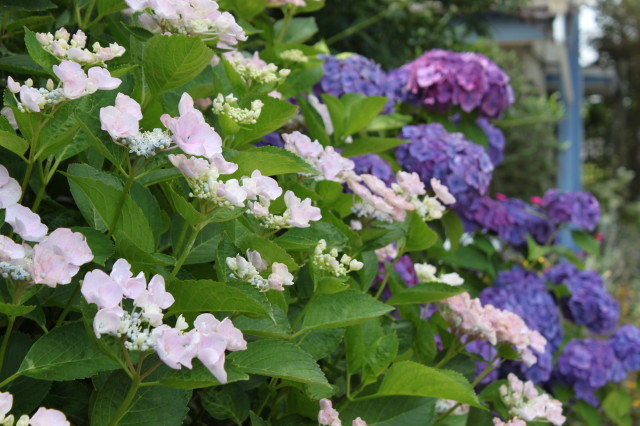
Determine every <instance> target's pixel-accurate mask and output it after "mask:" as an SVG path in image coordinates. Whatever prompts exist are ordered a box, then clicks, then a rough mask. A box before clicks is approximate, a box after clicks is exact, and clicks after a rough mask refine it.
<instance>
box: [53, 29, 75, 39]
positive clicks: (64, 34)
mask: <svg viewBox="0 0 640 426" xmlns="http://www.w3.org/2000/svg"><path fill="white" fill-rule="evenodd" d="M55 37H56V40H64V41H67V42H68V41H69V37H71V34H69V31H67V29H66V28H64V27H62V28H60V29H59V30H58V31H56V33H55Z"/></svg>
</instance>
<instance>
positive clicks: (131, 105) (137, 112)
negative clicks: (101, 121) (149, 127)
mask: <svg viewBox="0 0 640 426" xmlns="http://www.w3.org/2000/svg"><path fill="white" fill-rule="evenodd" d="M116 108H118V109H119V110H120V111H122V112H124V113H126V114H128V115H130V116H132V117H135V118H136V119H137V120H142V110H141V109H140V104H139V103H138V102H136V100H135V99H132V98H131V97H129V96H127V95H125V94H124V93H118V94H117V95H116Z"/></svg>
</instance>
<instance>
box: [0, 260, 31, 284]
mask: <svg viewBox="0 0 640 426" xmlns="http://www.w3.org/2000/svg"><path fill="white" fill-rule="evenodd" d="M0 275H1V276H2V277H3V278H5V279H12V280H16V281H31V280H32V279H31V274H30V273H29V272H28V271H27V270H25V269H23V268H22V267H21V266H20V265H13V264H11V263H9V262H5V261H0Z"/></svg>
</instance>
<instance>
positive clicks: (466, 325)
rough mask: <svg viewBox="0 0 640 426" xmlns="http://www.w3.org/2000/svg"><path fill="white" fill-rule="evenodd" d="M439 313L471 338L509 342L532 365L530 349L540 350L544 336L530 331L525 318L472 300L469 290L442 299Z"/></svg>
mask: <svg viewBox="0 0 640 426" xmlns="http://www.w3.org/2000/svg"><path fill="white" fill-rule="evenodd" d="M442 304H443V305H444V307H445V309H443V311H442V316H443V317H444V318H445V319H446V320H447V322H448V323H449V324H450V325H451V326H453V327H454V328H456V329H458V330H459V331H461V332H463V333H464V334H467V335H469V336H472V337H478V338H480V339H483V340H487V341H488V342H489V343H491V344H492V345H494V346H495V345H496V344H498V343H508V344H510V345H513V346H514V347H515V349H516V351H517V352H518V353H519V354H520V357H521V358H522V361H523V362H524V363H525V364H526V365H528V366H531V365H533V364H535V363H536V361H537V358H536V355H535V354H534V352H533V351H536V352H539V353H543V352H544V351H545V346H546V344H547V341H546V339H545V338H544V337H543V336H542V335H541V334H540V333H539V332H538V331H536V330H531V329H530V328H529V327H527V325H526V324H525V322H524V320H523V319H522V318H520V317H519V316H518V315H516V314H514V313H513V312H509V311H506V310H501V309H498V308H496V307H494V306H492V305H482V303H481V302H480V299H472V298H471V296H469V293H461V294H458V295H455V296H453V297H450V298H448V299H445V300H443V301H442Z"/></svg>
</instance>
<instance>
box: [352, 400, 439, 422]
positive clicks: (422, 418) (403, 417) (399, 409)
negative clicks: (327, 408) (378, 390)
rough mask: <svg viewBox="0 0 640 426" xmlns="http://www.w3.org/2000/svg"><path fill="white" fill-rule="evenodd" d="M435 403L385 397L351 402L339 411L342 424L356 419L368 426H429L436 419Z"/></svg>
mask: <svg viewBox="0 0 640 426" xmlns="http://www.w3.org/2000/svg"><path fill="white" fill-rule="evenodd" d="M435 403H436V401H435V400H434V399H433V398H425V397H418V396H387V397H383V398H376V399H372V400H365V401H355V402H351V403H350V404H349V405H347V407H346V408H345V409H344V410H341V411H340V418H341V419H342V424H345V425H347V424H351V422H352V421H353V420H355V419H356V418H357V417H361V418H362V419H364V420H366V422H367V425H369V426H401V425H430V424H433V421H434V420H435V417H436V410H435Z"/></svg>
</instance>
